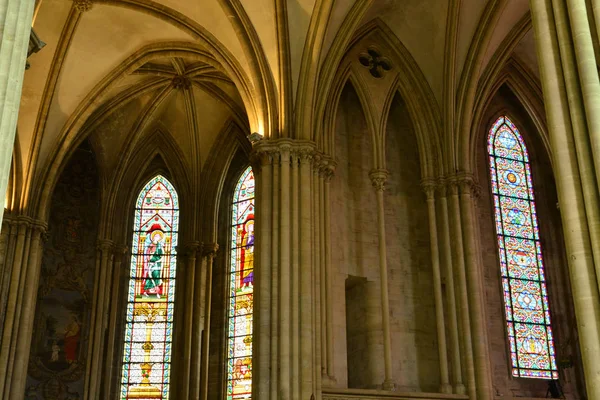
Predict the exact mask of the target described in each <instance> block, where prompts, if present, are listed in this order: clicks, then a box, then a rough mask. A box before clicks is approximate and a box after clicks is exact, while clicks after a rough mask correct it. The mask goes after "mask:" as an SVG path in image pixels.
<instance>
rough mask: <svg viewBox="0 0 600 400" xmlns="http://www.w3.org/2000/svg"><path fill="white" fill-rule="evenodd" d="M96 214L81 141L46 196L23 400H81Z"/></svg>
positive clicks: (88, 158) (93, 172) (94, 179)
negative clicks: (43, 239)
mask: <svg viewBox="0 0 600 400" xmlns="http://www.w3.org/2000/svg"><path fill="white" fill-rule="evenodd" d="M99 209H100V193H99V177H98V171H97V169H96V165H95V160H94V155H93V153H92V150H91V148H90V147H89V145H88V143H87V142H84V143H83V144H82V145H81V146H80V147H79V148H78V149H77V150H76V151H75V153H74V154H73V156H72V157H71V159H70V161H69V163H68V164H67V166H66V167H65V169H64V171H63V172H62V175H61V177H60V179H59V181H58V184H57V185H56V188H55V189H54V194H53V196H52V203H51V209H50V220H49V223H48V240H47V241H46V242H45V244H44V252H43V256H42V272H41V277H40V286H39V292H38V300H37V309H36V314H35V322H34V329H33V338H32V342H31V354H30V358H29V370H28V375H29V378H28V381H27V389H26V392H25V398H26V399H29V400H34V399H35V400H41V399H44V400H63V399H77V398H83V384H84V382H83V380H84V375H85V368H86V359H87V354H86V353H87V352H86V350H87V340H88V333H89V331H90V325H91V323H90V314H91V309H92V293H93V287H94V275H95V271H96V265H95V258H96V257H95V253H96V252H95V249H96V239H97V231H98V210H99Z"/></svg>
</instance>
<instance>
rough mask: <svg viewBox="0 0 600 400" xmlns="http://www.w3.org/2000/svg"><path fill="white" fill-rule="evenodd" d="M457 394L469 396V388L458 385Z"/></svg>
mask: <svg viewBox="0 0 600 400" xmlns="http://www.w3.org/2000/svg"><path fill="white" fill-rule="evenodd" d="M454 393H455V394H467V388H466V387H465V385H463V384H462V383H458V384H456V385H455V386H454Z"/></svg>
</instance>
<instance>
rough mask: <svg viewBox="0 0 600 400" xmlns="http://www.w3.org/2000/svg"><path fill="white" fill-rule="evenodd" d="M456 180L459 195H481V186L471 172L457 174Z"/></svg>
mask: <svg viewBox="0 0 600 400" xmlns="http://www.w3.org/2000/svg"><path fill="white" fill-rule="evenodd" d="M456 181H457V184H458V187H459V189H460V194H461V195H472V196H473V197H475V198H479V196H480V195H481V188H480V187H479V184H478V183H477V181H476V180H475V177H474V176H473V175H472V174H467V173H463V174H458V175H457V176H456Z"/></svg>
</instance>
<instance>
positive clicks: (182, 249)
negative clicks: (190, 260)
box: [177, 242, 203, 257]
mask: <svg viewBox="0 0 600 400" xmlns="http://www.w3.org/2000/svg"><path fill="white" fill-rule="evenodd" d="M177 247H178V248H177V252H178V253H180V254H181V255H182V256H186V257H196V255H197V254H198V252H199V251H201V250H202V248H203V246H202V243H200V242H189V243H186V244H185V245H183V246H177Z"/></svg>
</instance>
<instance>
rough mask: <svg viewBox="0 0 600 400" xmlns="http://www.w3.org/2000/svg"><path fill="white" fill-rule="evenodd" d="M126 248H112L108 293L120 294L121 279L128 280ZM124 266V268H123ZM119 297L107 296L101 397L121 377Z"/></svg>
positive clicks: (107, 393) (120, 314)
mask: <svg viewBox="0 0 600 400" xmlns="http://www.w3.org/2000/svg"><path fill="white" fill-rule="evenodd" d="M127 250H128V248H127V246H122V245H121V246H114V247H113V263H114V267H113V271H112V276H111V277H110V279H109V281H107V282H110V283H108V285H109V286H110V293H115V294H116V293H121V291H122V289H121V282H123V281H124V279H123V278H125V277H126V278H127V279H128V278H129V263H128V261H129V260H128V259H127V258H126V255H127V254H128V253H127ZM123 264H125V267H123ZM118 298H119V296H118V295H117V296H115V295H112V296H109V299H108V303H109V304H108V307H109V308H108V312H107V321H106V322H105V326H106V327H107V329H106V332H107V336H108V340H107V346H106V350H105V353H106V360H105V362H104V369H103V371H104V377H103V379H102V382H103V397H102V398H109V397H110V396H111V392H112V390H113V389H114V387H115V386H116V385H117V384H118V382H119V378H120V376H121V369H120V367H121V356H122V355H121V354H120V353H119V351H120V350H121V343H122V341H123V331H122V330H120V329H119V330H117V326H119V319H121V318H122V316H123V309H122V308H121V307H120V306H121V305H122V304H120V302H119V301H118V300H117V299H118Z"/></svg>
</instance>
